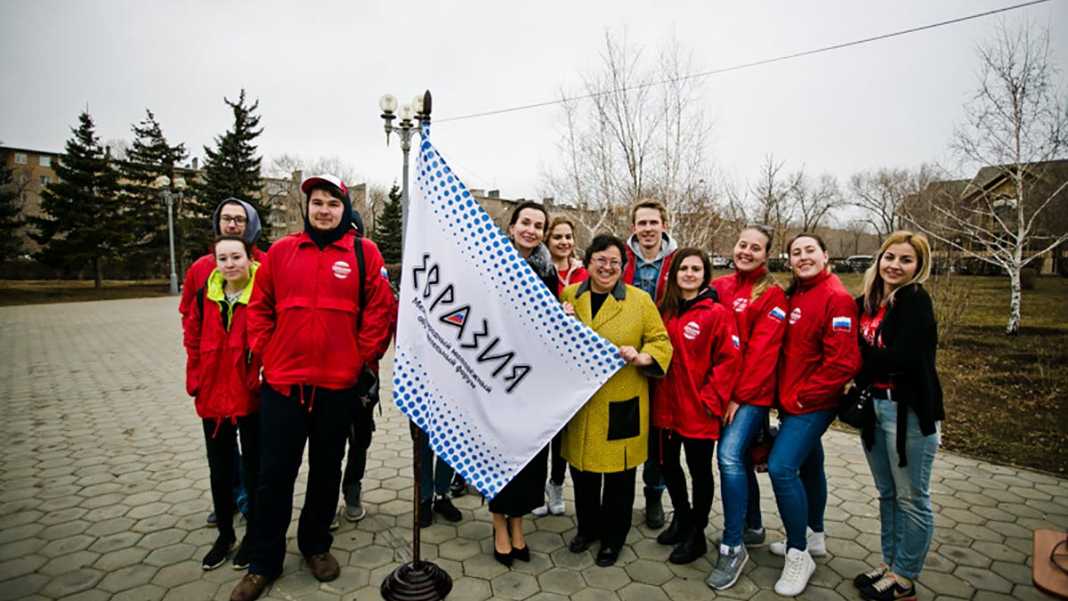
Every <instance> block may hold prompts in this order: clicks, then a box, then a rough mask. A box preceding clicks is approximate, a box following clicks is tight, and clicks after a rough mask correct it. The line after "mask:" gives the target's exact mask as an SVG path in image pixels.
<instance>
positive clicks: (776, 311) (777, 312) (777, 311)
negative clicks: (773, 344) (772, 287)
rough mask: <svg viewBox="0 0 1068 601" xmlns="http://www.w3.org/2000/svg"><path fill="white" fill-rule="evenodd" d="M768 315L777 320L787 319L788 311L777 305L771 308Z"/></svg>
mask: <svg viewBox="0 0 1068 601" xmlns="http://www.w3.org/2000/svg"><path fill="white" fill-rule="evenodd" d="M768 317H770V318H772V319H774V320H775V321H782V320H784V319H786V311H783V310H782V307H775V308H773V309H772V310H771V312H769V313H768Z"/></svg>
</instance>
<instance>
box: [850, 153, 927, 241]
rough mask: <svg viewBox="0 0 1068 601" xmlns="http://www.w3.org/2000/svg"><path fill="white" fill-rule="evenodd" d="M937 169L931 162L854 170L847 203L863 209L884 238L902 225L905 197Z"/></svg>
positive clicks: (876, 231) (864, 219)
mask: <svg viewBox="0 0 1068 601" xmlns="http://www.w3.org/2000/svg"><path fill="white" fill-rule="evenodd" d="M934 173H935V169H934V168H933V167H931V166H930V165H922V166H920V168H919V169H916V170H911V169H892V168H882V169H875V170H871V171H862V172H860V173H854V174H853V176H852V177H850V178H849V200H848V202H847V204H849V205H851V206H854V207H856V208H858V209H860V210H861V211H863V214H864V216H863V218H862V220H863V221H864V222H865V223H867V224H868V225H870V226H871V228H872V229H873V230H875V233H876V234H877V235H878V236H879V239H880V240H883V239H885V238H886V236H888V235H889V234H890V233H891V232H894V231H896V230H899V229H901V225H902V223H901V217H902V216H903V206H904V203H905V201H906V200H907V199H909V198H911V197H914V196H915V195H916V194H918V193H920V192H921V191H923V190H924V189H925V188H926V187H927V185H928V184H929V183H930V182H931V181H932V180H933V175H934ZM854 254H855V253H854Z"/></svg>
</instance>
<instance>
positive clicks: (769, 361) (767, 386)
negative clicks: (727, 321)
mask: <svg viewBox="0 0 1068 601" xmlns="http://www.w3.org/2000/svg"><path fill="white" fill-rule="evenodd" d="M766 273H767V269H765V268H763V267H761V268H759V269H757V270H755V271H753V272H751V273H743V272H741V271H735V272H734V273H732V274H730V275H725V276H721V277H718V278H716V279H715V280H713V281H712V286H713V287H714V288H715V289H716V292H717V293H718V294H719V302H721V303H723V305H724V306H725V307H727V308H728V309H731V312H732V313H733V314H734V318H735V322H736V324H737V326H738V337H739V338H740V339H741V341H742V358H741V364H740V367H739V369H738V371H739V373H740V374H741V375H740V376H739V378H738V381H737V382H736V383H735V385H734V393H733V394H732V395H731V400H732V401H734V402H735V403H738V404H739V405H755V406H757V407H770V406H772V404H774V402H775V382H776V375H777V372H778V365H779V352H780V351H781V350H782V339H783V335H784V334H785V333H786V318H787V311H786V293H785V292H783V289H782V288H781V287H779V286H768V288H767V289H766V290H764V293H763V294H761V295H760V297H759V298H756V299H752V300H750V298H749V297H750V296H752V293H753V286H754V285H755V284H756V283H757V282H758V281H760V279H761V278H763V277H764V274H766Z"/></svg>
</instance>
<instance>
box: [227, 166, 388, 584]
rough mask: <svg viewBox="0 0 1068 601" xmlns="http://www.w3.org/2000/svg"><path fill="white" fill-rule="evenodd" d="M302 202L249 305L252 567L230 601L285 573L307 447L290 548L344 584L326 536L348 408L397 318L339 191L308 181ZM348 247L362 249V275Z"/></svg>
mask: <svg viewBox="0 0 1068 601" xmlns="http://www.w3.org/2000/svg"><path fill="white" fill-rule="evenodd" d="M301 191H302V192H303V193H304V194H305V195H306V201H307V204H306V215H305V218H304V231H303V232H300V233H297V234H291V235H289V236H286V237H285V238H282V239H281V240H279V241H277V242H275V243H274V245H273V246H272V247H271V250H270V252H269V253H268V256H267V261H266V263H265V264H264V266H263V267H261V268H260V271H259V272H258V273H257V274H256V289H255V292H254V293H253V297H252V302H251V304H250V305H249V326H248V327H249V339H250V342H251V346H252V353H253V355H254V356H259V357H262V359H263V384H262V387H261V390H262V394H263V401H262V404H261V410H260V411H261V413H260V416H261V428H262V429H261V436H262V438H261V440H262V441H263V444H262V453H261V463H260V479H259V488H258V489H257V493H258V494H257V497H256V500H257V515H256V528H255V533H256V535H255V537H256V540H255V541H254V543H253V547H254V548H253V553H252V562H251V565H250V566H249V573H248V574H247V575H246V576H245V577H244V578H243V579H242V580H241V582H239V583H238V585H237V587H236V588H235V589H234V591H233V593H232V594H231V599H233V600H239V601H246V600H248V599H256V598H258V597H259V596H260V594H262V593H263V590H264V589H265V588H266V586H267V584H268V583H269V582H270V581H271V580H273V579H275V578H277V577H278V576H279V575H281V573H282V565H283V561H284V559H285V552H286V530H287V529H288V527H289V522H290V519H291V514H292V508H293V486H294V483H295V481H296V479H297V473H298V472H299V471H300V464H301V459H302V456H303V453H304V444H305V442H306V441H307V444H308V461H309V466H308V485H307V489H306V492H305V497H304V507H303V508H302V509H301V512H300V522H299V526H298V529H297V545H298V547H299V549H300V552H301V553H302V554H303V555H304V558H305V561H306V562H307V565H308V569H309V571H310V572H311V573H312V575H313V576H314V577H315V578H316V579H317V580H319V581H321V582H327V581H330V580H334V579H335V578H337V577H338V575H339V574H340V571H341V570H340V567H339V565H338V562H337V560H336V559H335V558H334V556H333V555H332V554H331V553H330V546H331V545H332V544H333V537H332V536H331V535H330V530H329V528H330V522H331V521H332V520H333V517H334V512H335V509H336V508H337V503H338V492H339V489H340V486H341V458H342V455H343V454H344V451H345V440H346V437H347V434H348V429H349V425H350V424H351V423H352V416H351V412H350V408H351V406H352V403H353V398H355V396H356V395H357V394H359V391H358V390H357V381H358V380H359V379H360V375H361V374H362V373H363V371H364V369H365V368H366V367H367V366H369V365H371V364H373V363H374V362H375V361H377V360H378V358H379V357H381V356H382V355H383V354H384V353H385V351H386V348H387V347H388V345H389V334H390V323H391V322H392V319H393V317H392V315H393V313H394V312H395V311H396V301H395V299H394V298H393V294H392V292H391V291H390V288H389V281H388V279H387V277H386V271H385V264H384V262H383V260H382V255H381V254H380V253H379V252H378V248H377V247H376V246H375V245H374V244H373V243H371V242H369V241H367V240H365V239H363V238H357V237H356V236H355V233H354V231H353V229H352V227H351V210H352V207H351V203H350V201H349V196H348V189H347V188H346V187H345V184H344V183H342V182H341V180H340V179H338V178H337V177H335V176H332V175H320V176H314V177H310V178H308V179H306V180H304V182H303V183H302V184H301ZM355 244H360V245H361V246H362V252H363V257H364V261H363V265H364V269H363V272H362V273H361V270H360V268H359V266H358V263H357V258H356V249H355ZM360 278H363V287H364V294H363V298H364V299H365V302H364V303H363V305H362V306H361V303H360V297H361V294H360V286H361V284H360Z"/></svg>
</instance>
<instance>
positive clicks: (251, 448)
mask: <svg viewBox="0 0 1068 601" xmlns="http://www.w3.org/2000/svg"><path fill="white" fill-rule="evenodd" d="M203 424H204V446H205V447H206V448H207V452H208V470H209V472H210V473H211V502H212V506H213V507H212V508H213V510H214V511H215V519H216V520H218V521H217V522H216V526H217V527H218V528H219V536H224V537H228V538H231V539H235V538H236V536H235V535H234V482H235V481H236V480H237V477H238V476H237V474H236V473H235V472H234V468H235V467H236V466H235V465H234V452H235V449H236V448H237V436H238V432H240V433H241V451H242V452H241V468H242V469H243V470H244V472H245V478H246V481H245V483H244V484H245V490H247V491H248V515H249V518H248V519H249V522H248V523H249V526H248V529H247V530H246V533H247V532H248V531H250V530H251V529H252V523H253V520H254V519H255V516H256V494H255V490H256V476H257V473H258V472H259V469H260V417H259V415H256V414H252V415H245V416H242V417H239V418H237V425H236V426H235V425H234V423H233V422H231V421H230V420H229V419H223V420H222V421H221V422H218V421H216V420H214V419H205V420H203Z"/></svg>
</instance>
